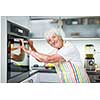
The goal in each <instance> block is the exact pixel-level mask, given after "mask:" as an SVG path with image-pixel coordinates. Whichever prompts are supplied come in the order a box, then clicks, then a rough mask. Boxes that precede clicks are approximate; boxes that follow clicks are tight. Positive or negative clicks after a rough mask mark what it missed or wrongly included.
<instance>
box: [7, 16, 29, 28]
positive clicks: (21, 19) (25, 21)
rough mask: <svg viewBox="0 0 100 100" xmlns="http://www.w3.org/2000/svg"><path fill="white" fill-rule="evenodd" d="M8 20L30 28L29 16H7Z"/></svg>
mask: <svg viewBox="0 0 100 100" xmlns="http://www.w3.org/2000/svg"><path fill="white" fill-rule="evenodd" d="M6 19H7V20H8V21H11V22H13V23H16V24H18V25H20V26H23V27H25V28H28V29H29V27H30V23H29V16H6Z"/></svg>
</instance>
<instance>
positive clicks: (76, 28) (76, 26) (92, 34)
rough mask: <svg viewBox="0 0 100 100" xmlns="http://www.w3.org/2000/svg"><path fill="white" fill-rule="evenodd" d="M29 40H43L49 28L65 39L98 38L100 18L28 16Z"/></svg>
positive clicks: (99, 35)
mask: <svg viewBox="0 0 100 100" xmlns="http://www.w3.org/2000/svg"><path fill="white" fill-rule="evenodd" d="M30 23H31V25H30V26H31V28H30V29H31V30H30V31H31V38H34V39H36V38H38V39H41V38H42V39H43V38H44V33H45V32H46V31H48V30H50V29H51V28H58V29H59V30H61V31H63V32H62V33H61V35H63V37H64V38H65V39H66V38H69V39H70V38H74V39H75V38H84V39H85V38H95V39H96V38H100V16H94V17H93V16H30Z"/></svg>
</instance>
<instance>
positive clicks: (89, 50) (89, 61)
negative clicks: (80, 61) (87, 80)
mask: <svg viewBox="0 0 100 100" xmlns="http://www.w3.org/2000/svg"><path fill="white" fill-rule="evenodd" d="M94 52H95V49H94V45H93V44H86V45H85V60H84V67H85V68H86V70H92V71H94V70H95V59H94Z"/></svg>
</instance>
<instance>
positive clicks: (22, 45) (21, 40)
mask: <svg viewBox="0 0 100 100" xmlns="http://www.w3.org/2000/svg"><path fill="white" fill-rule="evenodd" d="M20 42H21V46H20V48H22V49H24V48H25V47H24V41H23V39H20Z"/></svg>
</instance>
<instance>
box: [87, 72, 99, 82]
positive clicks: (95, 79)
mask: <svg viewBox="0 0 100 100" xmlns="http://www.w3.org/2000/svg"><path fill="white" fill-rule="evenodd" d="M87 74H88V76H89V78H90V82H91V83H100V72H96V71H87Z"/></svg>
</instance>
